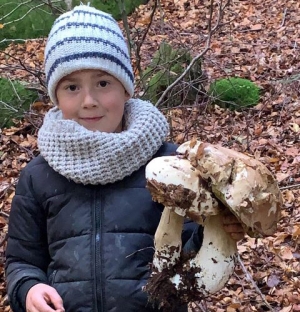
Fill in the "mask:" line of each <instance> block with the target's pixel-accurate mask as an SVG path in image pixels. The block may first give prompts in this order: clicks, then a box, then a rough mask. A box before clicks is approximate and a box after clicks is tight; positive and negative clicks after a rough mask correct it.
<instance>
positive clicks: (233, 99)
mask: <svg viewBox="0 0 300 312" xmlns="http://www.w3.org/2000/svg"><path fill="white" fill-rule="evenodd" d="M209 94H210V95H211V96H212V97H213V103H214V104H217V105H219V106H221V107H226V108H229V109H231V110H239V109H242V108H245V107H251V106H255V105H256V104H257V103H258V101H259V87H258V86H257V85H256V84H255V83H253V82H252V81H250V80H248V79H244V78H235V77H231V78H224V79H220V80H217V81H215V82H214V83H212V84H211V85H210V88H209Z"/></svg>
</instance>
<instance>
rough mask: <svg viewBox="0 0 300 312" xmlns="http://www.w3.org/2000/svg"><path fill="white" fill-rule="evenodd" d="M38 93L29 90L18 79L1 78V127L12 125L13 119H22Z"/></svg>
mask: <svg viewBox="0 0 300 312" xmlns="http://www.w3.org/2000/svg"><path fill="white" fill-rule="evenodd" d="M37 97H38V96H37V93H36V92H34V91H30V90H27V89H26V88H25V87H24V85H23V84H21V83H20V82H18V81H9V80H7V79H4V78H0V128H3V127H10V126H12V125H13V124H14V123H13V119H21V118H23V116H24V113H25V112H26V111H28V110H29V109H30V105H31V104H32V103H33V102H34V101H35V100H36V99H37Z"/></svg>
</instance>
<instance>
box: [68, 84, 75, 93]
mask: <svg viewBox="0 0 300 312" xmlns="http://www.w3.org/2000/svg"><path fill="white" fill-rule="evenodd" d="M67 89H69V90H70V91H73V92H74V91H76V90H77V86H76V85H69V86H68V87H67Z"/></svg>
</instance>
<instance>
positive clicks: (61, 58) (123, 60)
mask: <svg viewBox="0 0 300 312" xmlns="http://www.w3.org/2000/svg"><path fill="white" fill-rule="evenodd" d="M84 69H99V70H103V71H105V72H107V73H108V74H110V75H112V76H114V77H115V78H117V79H118V80H119V81H120V82H121V83H122V84H123V86H124V88H125V90H126V91H127V92H128V93H129V95H130V96H132V95H133V90H134V76H133V71H132V67H131V62H130V58H129V54H128V48H127V45H126V42H125V39H124V37H123V34H122V31H121V29H120V27H119V25H118V23H117V22H116V21H115V20H114V19H113V18H112V16H111V15H109V14H107V13H104V12H102V11H99V10H97V9H95V8H93V7H90V6H88V5H79V6H76V7H75V8H74V9H73V10H71V11H69V12H66V13H64V14H62V15H61V16H60V17H58V18H57V20H56V21H55V22H54V24H53V26H52V29H51V31H50V33H49V36H48V41H47V44H46V47H45V74H46V81H47V86H48V92H49V96H50V99H51V100H52V102H53V103H54V104H57V99H56V95H55V91H56V87H57V84H58V82H59V81H60V80H61V79H62V78H63V77H64V76H67V75H69V74H71V73H72V72H75V71H77V70H84Z"/></svg>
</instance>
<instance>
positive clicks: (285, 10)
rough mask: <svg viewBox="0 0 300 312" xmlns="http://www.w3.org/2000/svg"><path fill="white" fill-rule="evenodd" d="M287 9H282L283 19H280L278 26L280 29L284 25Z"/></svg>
mask: <svg viewBox="0 0 300 312" xmlns="http://www.w3.org/2000/svg"><path fill="white" fill-rule="evenodd" d="M287 10H288V9H287V8H285V9H284V12H283V17H282V22H281V24H280V27H283V26H284V24H285V18H286V13H287Z"/></svg>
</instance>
